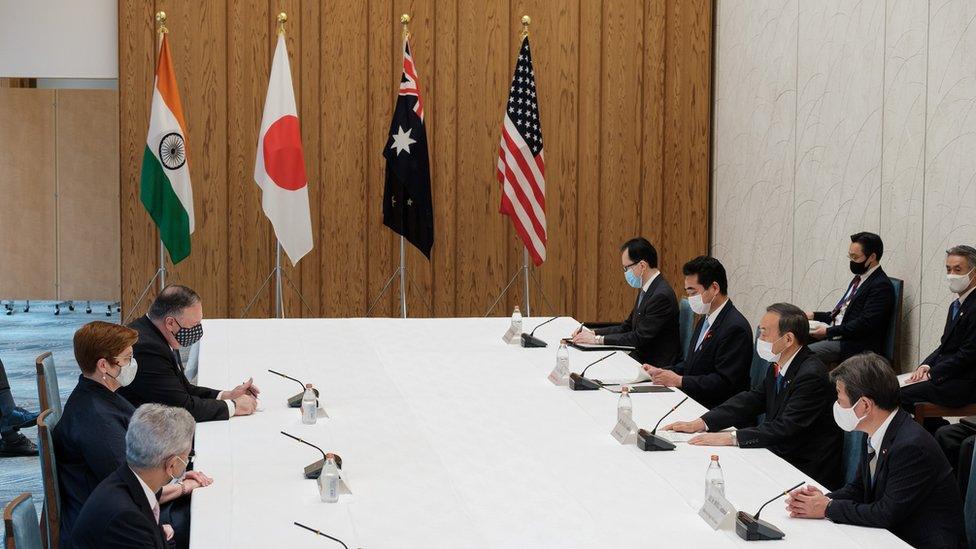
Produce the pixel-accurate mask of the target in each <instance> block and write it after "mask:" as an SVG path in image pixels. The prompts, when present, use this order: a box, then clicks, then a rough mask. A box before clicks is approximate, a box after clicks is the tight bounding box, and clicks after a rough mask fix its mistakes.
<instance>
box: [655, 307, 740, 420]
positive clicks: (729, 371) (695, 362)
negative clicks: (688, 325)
mask: <svg viewBox="0 0 976 549" xmlns="http://www.w3.org/2000/svg"><path fill="white" fill-rule="evenodd" d="M702 324H704V318H702V320H701V321H699V322H698V325H697V326H696V327H695V333H694V334H692V336H691V343H690V344H689V345H688V350H687V351H686V352H685V356H686V357H687V358H686V359H685V360H683V361H682V362H679V363H677V364H675V365H674V366H672V367H671V369H672V370H674V371H675V372H677V373H679V374H681V376H682V377H681V390H682V391H683V392H684V393H685V394H687V395H688V396H690V397H691V398H693V399H695V400H696V401H698V403H699V404H701V405H702V406H704V407H706V408H714V407H716V406H718V405H719V404H721V403H723V402H725V401H726V400H728V399H729V398H730V397H732V396H733V395H736V394H739V393H740V392H742V391H745V390H746V389H748V388H749V366H750V365H751V364H752V328H750V327H749V321H748V320H746V317H744V316H742V313H740V312H739V310H738V309H736V308H735V305H733V304H732V301H731V300H729V301H727V302H726V303H725V306H724V307H722V310H721V311H720V312H719V313H718V316H716V317H715V323H714V324H712V325H710V326H709V327H708V332H706V333H705V339H703V340H702V344H701V347H699V348H698V350H697V351H695V343H697V342H698V338H699V337H700V336H701V329H702Z"/></svg>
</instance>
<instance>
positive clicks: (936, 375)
mask: <svg viewBox="0 0 976 549" xmlns="http://www.w3.org/2000/svg"><path fill="white" fill-rule="evenodd" d="M951 312H952V308H951V307H950V308H949V311H948V312H946V323H945V329H944V330H943V332H942V341H941V343H940V344H939V346H938V347H936V348H935V351H932V354H930V355H929V356H928V357H926V359H925V360H924V361H923V362H922V364H928V365H929V367H930V368H931V369H930V370H929V376H930V380H931V384H932V392H933V398H932V402H933V403H935V404H940V405H942V406H963V405H965V404H970V403H972V402H976V292H974V293H973V294H970V295H969V297H967V298H966V300H965V301H963V302H962V306H961V307H960V308H959V315H958V316H957V317H956V320H955V321H953V320H952V315H951ZM909 387H911V386H910V385H909Z"/></svg>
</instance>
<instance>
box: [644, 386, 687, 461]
mask: <svg viewBox="0 0 976 549" xmlns="http://www.w3.org/2000/svg"><path fill="white" fill-rule="evenodd" d="M686 400H688V397H685V398H683V399H681V402H679V403H677V404H675V405H674V406H673V407H672V408H671V409H670V410H668V413H666V414H664V415H663V416H661V419H659V420H657V424H655V425H654V429H652V430H651V432H647V430H646V429H639V430H638V431H637V446H638V447H639V448H640V449H641V450H644V451H645V452H661V451H666V450H674V448H675V446H674V443H673V442H671V441H670V440H668V439H666V438H664V437H661V436H659V435H658V434H657V428H658V427H660V426H661V422H662V421H664V418H666V417H668V416H670V415H671V413H672V412H674V411H675V410H677V409H678V406H681V405H682V404H684V403H685V401H686Z"/></svg>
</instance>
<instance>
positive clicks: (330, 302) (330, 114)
mask: <svg viewBox="0 0 976 549" xmlns="http://www.w3.org/2000/svg"><path fill="white" fill-rule="evenodd" d="M367 8H368V6H367V3H365V2H362V1H361V0H338V1H336V2H328V3H326V4H325V5H324V6H323V9H322V34H323V37H322V38H323V39H322V41H321V43H320V48H321V49H320V56H321V58H322V59H323V60H325V59H327V60H328V67H325V66H323V70H322V73H321V76H322V103H323V105H324V107H323V110H324V112H323V113H322V120H321V123H322V151H321V158H320V160H321V162H322V181H323V188H324V190H325V193H324V198H325V201H324V202H323V204H322V221H321V223H322V232H323V236H322V238H321V239H320V240H319V244H318V245H319V246H321V247H322V248H323V250H324V251H323V258H322V275H323V283H322V285H321V292H322V306H323V308H324V309H325V311H327V312H326V314H328V315H329V316H339V317H350V316H363V315H365V314H366V307H367V306H368V303H367V301H368V299H369V296H368V295H367V293H368V292H367V287H368V285H367V277H368V276H369V275H368V273H367V265H368V263H367V260H366V256H367V255H368V253H369V251H370V250H369V246H368V242H369V240H368V239H369V234H368V232H367V205H366V195H367V187H366V159H367V158H368V157H369V156H371V155H375V154H379V152H378V151H377V150H375V149H371V148H370V147H369V144H370V143H369V140H368V131H367V130H366V128H367V127H368V121H367V119H366V113H367V106H368V103H369V102H368V89H367V82H368V78H367V75H368V74H369V73H368V71H367V70H365V68H364V67H366V66H368V63H367V61H368V55H367V54H368V51H369V39H368V36H369V33H368V25H367V21H368V19H367V18H368V9H367ZM384 74H390V73H389V71H384ZM373 206H374V207H375V208H380V207H381V205H380V204H375V205H373Z"/></svg>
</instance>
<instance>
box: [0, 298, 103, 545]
mask: <svg viewBox="0 0 976 549" xmlns="http://www.w3.org/2000/svg"><path fill="white" fill-rule="evenodd" d="M80 305H81V306H80V307H77V308H76V309H75V310H74V311H73V312H72V311H69V310H67V309H62V310H61V314H60V315H58V316H55V315H54V302H51V301H32V302H31V307H30V312H28V313H25V312H23V302H19V304H18V306H17V307H16V308H15V309H14V313H13V314H12V315H10V316H6V315H4V314H3V313H4V312H5V311H3V310H2V309H0V360H2V361H3V364H4V367H5V368H6V371H7V378H8V379H9V380H10V388H11V391H12V393H13V396H14V401H15V402H16V403H17V406H20V407H21V408H25V409H27V410H31V411H38V410H37V407H38V400H37V377H36V373H35V372H36V370H35V368H34V359H35V358H36V357H37V355H39V354H41V353H43V352H45V351H51V352H52V353H54V363H55V365H56V367H57V371H58V388H59V389H60V391H61V402H64V401H65V400H67V398H68V395H70V394H71V391H72V390H73V389H74V387H75V384H77V383H78V375H79V374H80V373H81V372H80V370H79V369H78V363H77V362H75V357H74V353H73V351H72V346H71V340H72V337H73V336H74V333H75V330H77V329H78V328H80V327H81V326H82V325H83V324H85V323H86V322H91V321H93V320H105V321H107V322H118V321H119V316H118V313H116V312H114V311H113V313H112V315H111V316H106V315H105V311H106V306H107V304H106V303H95V302H93V303H92V308H93V311H92V313H91V314H86V313H85V305H84V303H81V304H80ZM22 432H23V433H24V434H25V435H26V436H27V437H28V438H30V439H31V440H33V441H35V442H37V428H31V429H24V430H23V431H22ZM23 492H31V493H32V494H33V495H34V501H35V502H36V504H37V514H38V516H40V513H41V505H42V502H43V500H44V489H43V487H42V485H41V469H40V462H39V460H38V458H37V457H23V458H0V509H2V508H3V507H5V506H6V505H7V503H8V502H9V501H10V500H12V499H13V498H15V497H17V496H18V495H19V494H21V493H23ZM2 538H3V521H0V539H2Z"/></svg>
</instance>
